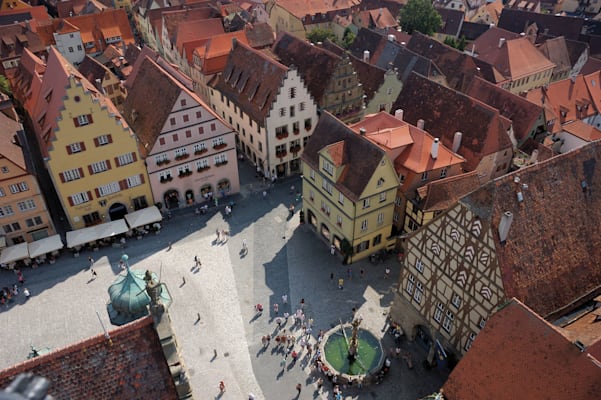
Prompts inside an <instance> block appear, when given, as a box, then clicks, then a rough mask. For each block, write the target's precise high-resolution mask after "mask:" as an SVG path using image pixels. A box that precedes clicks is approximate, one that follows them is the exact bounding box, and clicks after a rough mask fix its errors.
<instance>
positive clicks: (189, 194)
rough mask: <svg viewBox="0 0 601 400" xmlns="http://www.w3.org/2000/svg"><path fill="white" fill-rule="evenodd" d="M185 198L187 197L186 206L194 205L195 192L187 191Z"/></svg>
mask: <svg viewBox="0 0 601 400" xmlns="http://www.w3.org/2000/svg"><path fill="white" fill-rule="evenodd" d="M185 196H186V204H188V205H192V204H194V191H193V190H186V193H185Z"/></svg>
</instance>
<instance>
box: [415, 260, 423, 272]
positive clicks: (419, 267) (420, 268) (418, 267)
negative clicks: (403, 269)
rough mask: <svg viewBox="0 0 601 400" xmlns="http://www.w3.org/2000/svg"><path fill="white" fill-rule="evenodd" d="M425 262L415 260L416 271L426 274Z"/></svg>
mask: <svg viewBox="0 0 601 400" xmlns="http://www.w3.org/2000/svg"><path fill="white" fill-rule="evenodd" d="M424 267H425V265H424V262H423V261H422V260H419V259H418V260H415V269H416V270H418V271H419V272H420V273H422V274H423V273H424Z"/></svg>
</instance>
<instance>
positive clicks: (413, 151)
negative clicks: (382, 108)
mask: <svg viewBox="0 0 601 400" xmlns="http://www.w3.org/2000/svg"><path fill="white" fill-rule="evenodd" d="M350 128H351V129H352V130H353V131H354V132H355V133H358V134H360V135H363V136H364V137H365V138H366V139H367V140H369V141H371V142H372V143H374V144H375V145H376V146H379V147H380V148H381V149H382V150H384V151H385V152H386V154H387V155H388V157H389V158H390V160H392V163H393V165H394V170H395V173H396V176H397V177H398V180H399V185H398V187H397V193H396V197H395V202H394V203H395V209H394V214H393V224H394V227H395V230H394V233H395V234H400V233H402V232H409V231H412V230H415V229H417V228H418V227H419V225H417V224H418V220H416V219H412V218H411V216H412V215H411V214H410V215H407V214H406V213H405V210H406V208H407V207H408V204H407V203H408V202H412V201H414V200H415V199H416V197H417V192H416V191H417V188H418V187H420V186H422V185H425V184H427V183H428V182H431V181H435V180H438V179H443V178H445V177H447V176H454V175H458V174H460V173H462V172H463V168H462V166H463V163H464V162H465V160H464V159H463V157H461V156H458V155H456V154H454V153H453V152H452V151H451V150H449V149H448V148H447V147H445V146H444V145H441V143H440V140H439V139H438V138H434V137H432V136H431V135H430V134H429V133H427V132H425V131H424V130H422V129H419V128H417V127H415V126H413V125H410V124H408V123H407V122H405V121H403V112H402V111H400V110H399V111H398V112H395V116H392V115H390V114H388V113H386V112H379V113H377V114H372V115H368V116H366V117H365V119H364V120H363V121H361V122H358V123H356V124H354V125H351V126H350Z"/></svg>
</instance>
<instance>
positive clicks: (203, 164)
mask: <svg viewBox="0 0 601 400" xmlns="http://www.w3.org/2000/svg"><path fill="white" fill-rule="evenodd" d="M208 166H209V160H207V159H206V158H203V159H202V160H197V161H196V169H200V168H206V167H208Z"/></svg>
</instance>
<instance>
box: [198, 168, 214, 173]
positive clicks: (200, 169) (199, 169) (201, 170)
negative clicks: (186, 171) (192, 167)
mask: <svg viewBox="0 0 601 400" xmlns="http://www.w3.org/2000/svg"><path fill="white" fill-rule="evenodd" d="M209 168H211V167H201V168H198V169H197V170H196V171H197V172H204V171H206V170H208V169H209Z"/></svg>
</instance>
